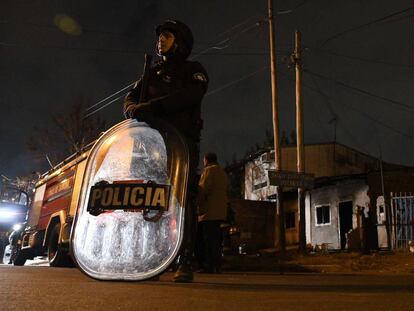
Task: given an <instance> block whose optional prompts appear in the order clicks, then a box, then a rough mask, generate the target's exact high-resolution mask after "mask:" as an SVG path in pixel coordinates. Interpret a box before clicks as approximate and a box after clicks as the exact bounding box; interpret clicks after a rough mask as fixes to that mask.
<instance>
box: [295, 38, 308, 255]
mask: <svg viewBox="0 0 414 311" xmlns="http://www.w3.org/2000/svg"><path fill="white" fill-rule="evenodd" d="M301 52H302V46H301V33H300V32H299V31H295V52H294V55H293V58H294V61H295V72H296V145H297V148H296V152H297V153H296V158H297V171H298V173H304V172H305V157H304V147H303V105H302V58H301V57H302V55H301ZM298 207H299V251H300V252H301V253H302V254H305V253H306V219H305V188H301V187H299V188H298Z"/></svg>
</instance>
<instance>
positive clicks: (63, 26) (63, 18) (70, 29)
mask: <svg viewBox="0 0 414 311" xmlns="http://www.w3.org/2000/svg"><path fill="white" fill-rule="evenodd" d="M53 22H54V23H55V25H56V26H57V27H58V28H59V29H60V30H61V31H63V32H64V33H66V34H68V35H72V36H79V35H80V34H82V28H81V26H80V25H79V23H78V22H77V21H76V20H74V19H73V18H72V17H70V16H67V15H65V14H56V15H55V17H54V18H53Z"/></svg>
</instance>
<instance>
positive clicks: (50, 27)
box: [0, 20, 130, 37]
mask: <svg viewBox="0 0 414 311" xmlns="http://www.w3.org/2000/svg"><path fill="white" fill-rule="evenodd" d="M0 24H3V25H22V26H30V27H36V28H44V29H50V30H55V31H59V32H62V31H61V30H60V29H59V28H58V27H56V26H55V25H50V24H36V23H29V22H16V21H7V20H0ZM81 29H82V33H91V34H102V35H108V36H117V37H130V36H129V35H126V34H122V33H116V32H109V31H101V30H94V29H88V28H83V27H81Z"/></svg>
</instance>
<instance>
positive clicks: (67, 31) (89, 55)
mask: <svg viewBox="0 0 414 311" xmlns="http://www.w3.org/2000/svg"><path fill="white" fill-rule="evenodd" d="M274 6H275V13H276V12H278V14H277V15H276V31H277V33H276V40H277V41H276V45H277V59H278V69H277V70H278V87H279V105H280V114H281V115H280V117H281V118H280V129H281V131H286V132H287V133H288V134H289V133H290V132H291V131H292V130H293V129H294V120H295V99H294V94H295V86H294V83H293V82H292V81H294V69H293V68H288V66H287V63H286V59H287V57H288V56H289V55H290V54H291V52H292V51H293V43H294V30H295V29H298V30H300V31H301V32H302V38H303V43H302V44H303V46H304V51H303V68H304V73H303V75H304V76H303V84H304V87H303V97H304V107H305V108H304V109H305V112H304V118H305V143H318V142H331V141H333V140H334V133H335V124H336V139H337V141H338V142H340V143H343V144H345V145H348V146H350V147H353V148H355V149H357V150H360V151H361V152H364V153H368V154H370V155H373V156H378V155H379V148H380V147H379V146H381V148H382V151H383V158H384V160H385V161H388V162H393V163H399V164H404V165H411V166H414V122H413V116H414V102H413V100H412V98H414V60H413V55H414V40H413V38H414V3H413V1H412V0H411V1H410V0H407V1H403V0H395V1H389V0H348V1H331V0H308V1H303V0H296V1H293V0H291V1H289V0H284V1H274ZM266 7H267V1H266V0H260V1H259V0H254V1H253V0H242V1H240V0H238V1H235V0H225V1H223V0H220V1H219V0H192V1H189V0H175V1H167V0H158V1H155V0H141V1H139V0H125V1H113V0H100V1H84V0H71V1H64V0H54V1H52V0H1V1H0V107H1V116H2V118H1V122H0V142H1V152H0V173H1V174H4V175H6V176H9V177H14V176H18V175H25V174H28V173H30V172H32V171H40V172H43V171H45V170H46V169H47V168H48V166H47V162H46V159H44V161H42V162H38V161H34V158H33V155H32V154H30V153H29V152H28V151H27V148H26V144H27V140H28V138H29V137H30V135H31V132H32V131H33V128H34V127H35V126H37V127H48V126H49V125H50V124H51V123H52V121H51V114H53V113H56V112H59V111H62V110H64V108H65V105H68V103H70V102H71V101H73V100H74V98H77V97H79V96H85V97H87V98H88V101H90V105H93V104H95V103H97V102H98V101H100V100H101V99H103V98H105V97H107V96H109V95H111V94H113V93H115V92H116V91H118V90H120V89H121V88H123V87H125V86H126V85H128V84H130V83H132V82H133V81H135V80H136V79H137V77H138V76H139V75H140V74H141V70H142V65H143V54H144V53H145V52H150V53H154V47H155V40H156V38H155V35H154V28H155V26H156V25H157V24H158V23H160V22H162V21H163V20H165V19H167V18H176V19H179V20H181V21H183V22H185V23H187V24H188V25H189V26H190V27H191V28H192V30H193V33H194V37H195V46H194V49H193V57H194V60H197V61H199V62H201V63H202V64H203V65H204V67H205V68H206V69H207V71H208V74H209V77H210V85H209V94H208V95H207V96H206V97H205V98H204V101H203V119H204V130H203V133H202V141H201V152H202V153H204V152H206V151H215V152H216V153H217V154H218V157H219V159H220V160H221V161H220V162H221V163H223V164H224V163H225V161H226V160H227V161H230V160H231V159H232V157H233V155H234V154H236V155H237V157H238V159H240V158H241V157H242V156H243V155H244V153H245V151H246V150H247V149H249V148H250V147H251V146H253V145H255V144H256V143H259V144H260V143H262V142H263V140H264V138H265V130H266V129H271V128H272V120H271V91H270V70H269V53H268V24H267V22H266V17H267V11H266ZM65 21H66V22H67V21H72V24H70V23H69V24H65ZM65 25H66V26H65ZM58 26H59V27H60V28H59V27H58ZM122 94H123V93H122ZM98 113H99V115H100V116H101V117H102V118H104V119H106V121H107V124H108V126H109V125H112V124H115V123H117V122H119V121H121V120H123V116H122V100H118V101H116V102H114V103H112V104H111V105H110V106H108V107H106V108H105V109H103V110H101V111H99V112H98ZM335 120H336V122H335ZM282 161H283V159H282Z"/></svg>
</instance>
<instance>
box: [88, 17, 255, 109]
mask: <svg viewBox="0 0 414 311" xmlns="http://www.w3.org/2000/svg"><path fill="white" fill-rule="evenodd" d="M236 26H237V25H236ZM255 26H257V23H254V24H253V25H249V26H248V27H246V28H244V29H242V30H241V31H240V32H239V33H238V34H237V36H239V35H241V34H242V33H244V32H246V31H248V30H250V29H252V27H255ZM230 29H234V26H233V27H231V28H230ZM235 37H236V36H235ZM235 37H233V38H231V37H228V38H226V39H224V40H221V41H220V42H219V43H217V45H219V44H223V43H227V46H224V47H222V49H224V48H227V47H229V46H230V39H234V38H235ZM212 48H215V47H214V46H213V47H210V48H208V49H205V50H204V51H201V52H200V53H198V54H196V55H195V56H193V57H192V58H190V59H194V58H196V57H197V56H199V55H201V54H204V53H206V52H207V51H208V50H210V49H212ZM134 83H135V82H133V83H131V84H130V85H132V84H134ZM119 92H122V90H120V91H117V92H115V93H113V94H111V95H109V96H107V97H106V98H104V99H102V100H100V101H99V102H98V103H96V104H94V105H92V106H91V107H96V106H98V105H99V104H102V103H104V102H105V101H106V100H108V99H110V98H112V97H113V96H115V95H117V94H118V93H119ZM112 102H114V101H111V103H112ZM106 106H108V104H105V105H104V107H106ZM91 107H89V108H88V109H87V111H88V110H90V109H91ZM99 110H101V109H100V108H97V109H96V110H95V111H93V112H91V113H89V114H88V116H90V115H92V114H94V113H95V112H97V111H99Z"/></svg>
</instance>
